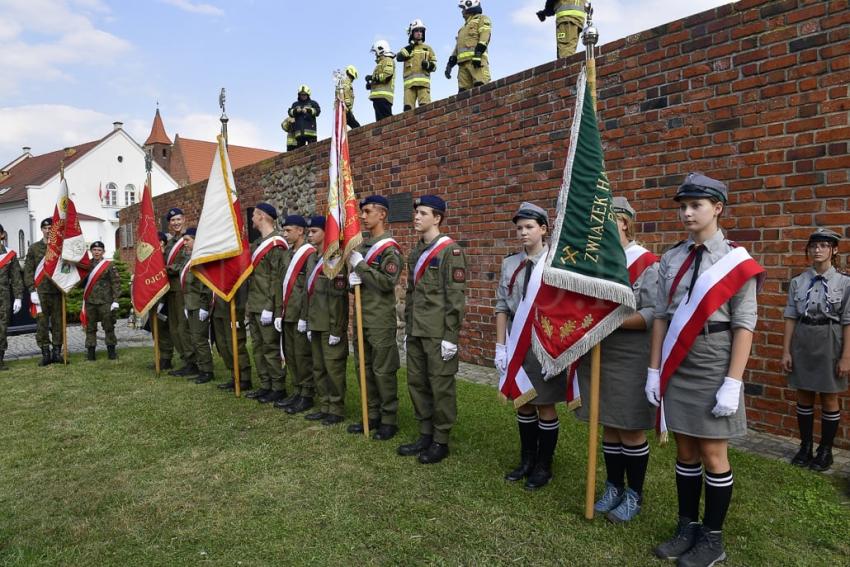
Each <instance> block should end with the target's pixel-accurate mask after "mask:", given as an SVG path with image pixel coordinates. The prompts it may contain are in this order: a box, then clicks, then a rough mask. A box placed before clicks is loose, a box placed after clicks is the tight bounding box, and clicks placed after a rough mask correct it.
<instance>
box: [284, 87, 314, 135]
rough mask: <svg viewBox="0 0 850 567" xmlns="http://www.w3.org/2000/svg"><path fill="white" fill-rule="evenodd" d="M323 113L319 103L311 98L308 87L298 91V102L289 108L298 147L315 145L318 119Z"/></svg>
mask: <svg viewBox="0 0 850 567" xmlns="http://www.w3.org/2000/svg"><path fill="white" fill-rule="evenodd" d="M321 113H322V109H321V108H320V107H319V103H318V102H316V101H315V100H313V99H311V98H310V89H309V88H308V87H307V85H301V88H300V89H299V91H298V100H296V101H295V102H293V103H292V106H290V107H289V117H290V118H292V119H293V120H295V124H294V126H293V131H294V134H295V140H296V142H297V146H298V147H299V148H300V147H301V146H304V145H307V144H312V143H315V141H316V137H317V136H316V117H317V116H319V114H321Z"/></svg>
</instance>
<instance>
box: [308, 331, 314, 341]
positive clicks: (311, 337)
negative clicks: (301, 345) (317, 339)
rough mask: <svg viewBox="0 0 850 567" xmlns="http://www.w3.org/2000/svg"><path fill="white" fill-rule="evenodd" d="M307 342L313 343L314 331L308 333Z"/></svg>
mask: <svg viewBox="0 0 850 567" xmlns="http://www.w3.org/2000/svg"><path fill="white" fill-rule="evenodd" d="M307 341H308V342H311V343H312V342H313V331H307Z"/></svg>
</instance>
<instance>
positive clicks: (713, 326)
mask: <svg viewBox="0 0 850 567" xmlns="http://www.w3.org/2000/svg"><path fill="white" fill-rule="evenodd" d="M731 330H732V323H730V322H729V321H724V322H722V323H709V324H708V325H706V326H705V327H703V328H702V330H701V331H700V332H699V334H700V335H711V334H714V333H722V332H724V331H731Z"/></svg>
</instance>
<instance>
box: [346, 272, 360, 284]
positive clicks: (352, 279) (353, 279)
mask: <svg viewBox="0 0 850 567" xmlns="http://www.w3.org/2000/svg"><path fill="white" fill-rule="evenodd" d="M362 283H363V280H361V279H360V276H358V275H357V272H351V273H350V274H348V285H350V286H351V287H354V286H356V285H360V284H362Z"/></svg>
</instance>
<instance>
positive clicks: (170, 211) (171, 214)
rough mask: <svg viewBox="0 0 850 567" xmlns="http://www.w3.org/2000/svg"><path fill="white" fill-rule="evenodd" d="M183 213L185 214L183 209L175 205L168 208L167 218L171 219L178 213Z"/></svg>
mask: <svg viewBox="0 0 850 567" xmlns="http://www.w3.org/2000/svg"><path fill="white" fill-rule="evenodd" d="M182 214H183V209H178V208H177V207H174V208H172V209H168V212H167V213H166V214H165V219H166V220H171V219H172V218H174V217H176V216H177V215H182Z"/></svg>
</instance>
